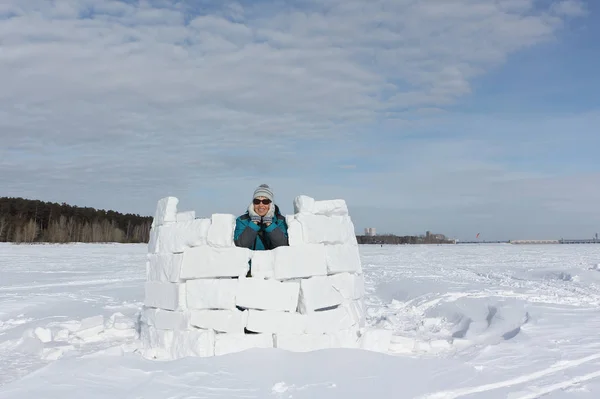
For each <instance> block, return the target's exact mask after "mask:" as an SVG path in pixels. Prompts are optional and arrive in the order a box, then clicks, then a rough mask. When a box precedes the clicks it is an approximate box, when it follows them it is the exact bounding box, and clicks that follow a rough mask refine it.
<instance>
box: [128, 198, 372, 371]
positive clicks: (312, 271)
mask: <svg viewBox="0 0 600 399" xmlns="http://www.w3.org/2000/svg"><path fill="white" fill-rule="evenodd" d="M178 205H179V200H178V199H177V198H175V197H166V198H162V199H160V200H159V201H158V205H157V209H156V215H155V218H154V221H153V224H152V229H151V232H150V242H149V244H148V259H147V263H146V272H147V273H146V274H147V281H146V283H145V299H144V307H143V309H142V311H141V318H140V339H141V346H142V353H143V355H144V356H145V357H148V358H153V359H177V358H181V357H186V356H200V357H208V356H219V355H223V354H227V353H232V352H239V351H243V350H246V349H250V348H279V349H283V350H289V351H294V352H305V351H313V350H319V349H326V348H361V347H364V343H366V341H371V340H372V339H371V338H370V337H369V334H368V332H367V334H365V330H364V326H365V306H364V301H363V295H364V279H363V274H362V266H361V260H360V256H359V249H358V244H357V241H356V236H355V232H354V225H353V223H352V220H351V218H350V216H349V214H348V208H347V206H346V203H345V201H344V200H330V201H315V200H314V199H313V198H310V197H308V196H299V197H297V198H296V199H295V200H294V212H295V213H294V214H293V215H288V216H286V222H287V225H288V234H289V246H285V247H279V248H276V249H274V250H270V251H251V250H249V249H247V248H239V247H236V246H235V244H234V242H233V234H234V228H235V219H236V215H229V214H213V215H212V216H211V217H210V218H204V219H203V218H196V216H195V213H194V212H193V211H188V212H178ZM361 342H362V343H361Z"/></svg>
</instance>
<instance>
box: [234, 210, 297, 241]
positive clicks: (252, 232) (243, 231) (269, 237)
mask: <svg viewBox="0 0 600 399" xmlns="http://www.w3.org/2000/svg"><path fill="white" fill-rule="evenodd" d="M233 240H234V242H235V245H236V246H238V247H244V248H249V249H251V250H253V251H264V250H269V249H275V248H277V247H281V246H288V245H290V244H289V240H288V232H287V223H286V222H285V217H283V216H282V215H281V213H280V212H279V207H277V205H276V206H275V217H274V218H273V222H272V223H271V224H270V225H269V226H268V227H267V226H265V225H264V224H256V223H252V222H251V221H250V215H249V214H248V212H246V213H245V214H244V215H242V216H240V217H238V218H237V219H236V221H235V233H234V235H233Z"/></svg>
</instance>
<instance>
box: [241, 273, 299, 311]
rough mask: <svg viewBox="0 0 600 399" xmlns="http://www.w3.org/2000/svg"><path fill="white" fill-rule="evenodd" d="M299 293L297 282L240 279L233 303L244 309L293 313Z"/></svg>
mask: <svg viewBox="0 0 600 399" xmlns="http://www.w3.org/2000/svg"><path fill="white" fill-rule="evenodd" d="M299 293H300V283H298V282H281V281H277V280H262V279H257V278H241V279H239V285H238V292H237V296H236V299H235V303H236V305H237V306H239V307H241V308H244V309H258V310H280V311H286V312H295V311H296V308H297V307H298V295H299Z"/></svg>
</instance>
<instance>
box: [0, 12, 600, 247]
mask: <svg viewBox="0 0 600 399" xmlns="http://www.w3.org/2000/svg"><path fill="white" fill-rule="evenodd" d="M214 4H217V3H214V2H206V1H205V2H198V1H194V2H191V1H178V2H172V1H167V0H161V1H142V0H140V1H128V2H122V1H112V0H111V1H92V0H64V1H54V2H48V1H45V0H30V1H28V2H22V1H17V0H8V1H5V2H3V3H2V5H0V37H1V38H2V40H1V42H0V60H2V62H0V87H2V90H0V139H1V140H2V142H3V145H2V146H0V187H2V190H1V191H0V195H8V196H23V197H28V198H37V199H42V200H47V201H57V202H67V203H71V204H74V205H80V206H93V207H97V208H104V209H114V210H118V211H121V212H135V213H140V214H146V215H151V214H153V212H154V207H155V205H156V201H157V200H158V199H159V198H161V197H164V196H167V195H172V196H176V197H178V198H179V199H180V204H181V207H182V209H194V210H196V212H197V214H198V215H201V216H208V215H210V214H211V213H215V212H227V213H236V214H237V213H241V212H243V210H244V209H245V208H246V206H247V205H246V204H247V202H248V200H249V197H250V196H251V193H252V191H253V189H254V188H255V187H256V186H257V185H258V184H261V183H269V184H270V185H271V186H272V187H273V188H274V190H275V193H276V198H277V202H278V203H279V204H280V206H281V208H282V209H283V211H284V212H291V211H292V206H291V204H292V200H293V198H294V197H295V196H297V195H300V194H305V195H310V196H313V197H315V198H317V199H330V198H344V199H346V201H347V202H348V204H349V207H350V210H351V212H352V217H353V220H354V223H355V225H356V228H357V231H362V229H363V228H364V227H376V228H377V229H378V231H379V232H391V233H396V234H420V233H423V232H424V231H425V230H431V231H434V232H442V233H445V234H447V235H449V236H452V237H456V238H460V239H470V238H473V237H474V236H475V234H477V233H481V238H486V239H519V238H521V239H523V238H560V237H590V236H592V235H593V234H594V233H595V232H599V231H600V213H599V212H598V204H600V161H599V160H598V152H599V151H598V150H597V149H598V148H600V134H598V126H600V96H598V93H600V78H599V77H598V73H597V71H598V70H600V45H599V44H598V40H597V38H599V37H600V4H598V2H594V1H582V0H494V1H491V0H453V1H442V0H428V1H424V0H422V1H413V0H410V1H409V0H377V1H361V0H326V1H316V0H304V1H282V0H280V1H267V0H264V1H260V2H256V1H252V2H250V1H241V2H229V1H223V2H219V3H218V4H219V5H218V6H216V7H215V6H214Z"/></svg>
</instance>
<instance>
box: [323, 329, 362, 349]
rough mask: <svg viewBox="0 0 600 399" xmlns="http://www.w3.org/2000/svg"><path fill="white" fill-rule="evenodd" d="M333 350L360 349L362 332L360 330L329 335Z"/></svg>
mask: <svg viewBox="0 0 600 399" xmlns="http://www.w3.org/2000/svg"><path fill="white" fill-rule="evenodd" d="M327 335H328V336H329V339H330V345H331V347H332V348H347V349H358V348H359V347H360V332H359V329H358V328H351V329H349V330H343V331H337V332H335V333H331V334H327Z"/></svg>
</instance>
